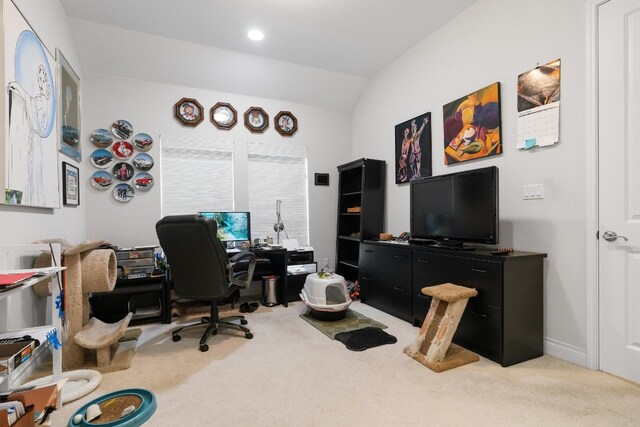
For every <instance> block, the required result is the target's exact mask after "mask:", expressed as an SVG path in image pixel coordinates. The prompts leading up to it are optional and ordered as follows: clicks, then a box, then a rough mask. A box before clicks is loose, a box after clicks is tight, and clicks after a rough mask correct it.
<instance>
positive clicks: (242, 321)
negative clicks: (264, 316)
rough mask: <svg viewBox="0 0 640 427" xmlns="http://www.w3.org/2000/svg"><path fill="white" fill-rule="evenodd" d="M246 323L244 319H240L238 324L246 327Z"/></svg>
mask: <svg viewBox="0 0 640 427" xmlns="http://www.w3.org/2000/svg"><path fill="white" fill-rule="evenodd" d="M247 323H249V322H247V321H246V319H240V324H241V325H246V324H247Z"/></svg>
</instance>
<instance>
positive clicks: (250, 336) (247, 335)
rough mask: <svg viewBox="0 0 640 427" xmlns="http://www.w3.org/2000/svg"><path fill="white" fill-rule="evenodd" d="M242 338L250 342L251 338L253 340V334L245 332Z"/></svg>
mask: <svg viewBox="0 0 640 427" xmlns="http://www.w3.org/2000/svg"><path fill="white" fill-rule="evenodd" d="M244 337H245V338H246V339H248V340H250V339H251V338H253V334H252V333H251V332H247V333H246V334H244Z"/></svg>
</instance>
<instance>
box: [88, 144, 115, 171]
mask: <svg viewBox="0 0 640 427" xmlns="http://www.w3.org/2000/svg"><path fill="white" fill-rule="evenodd" d="M112 160H113V154H111V152H110V151H107V150H105V149H104V148H100V149H98V150H95V151H94V152H93V153H91V164H92V165H93V166H95V167H97V168H100V169H105V168H107V167H109V163H111V161H112Z"/></svg>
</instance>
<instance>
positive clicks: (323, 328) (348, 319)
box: [300, 309, 387, 340]
mask: <svg viewBox="0 0 640 427" xmlns="http://www.w3.org/2000/svg"><path fill="white" fill-rule="evenodd" d="M300 317H301V318H302V319H303V320H304V321H306V322H308V323H309V324H311V325H312V326H313V327H314V328H316V329H317V330H319V331H320V332H322V333H323V334H325V335H326V336H328V337H329V338H331V339H332V340H335V339H336V338H335V336H336V334H338V333H340V332H349V331H355V330H357V329H362V328H367V327H374V328H380V329H386V328H387V325H385V324H382V323H380V322H376V321H375V320H373V319H370V318H368V317H367V316H365V315H364V314H360V313H358V312H357V311H354V310H352V309H348V310H347V315H346V316H345V318H344V319H341V320H336V321H335V322H324V321H322V320H318V319H316V318H315V317H313V316H312V315H311V314H310V313H309V312H307V313H303V314H301V315H300Z"/></svg>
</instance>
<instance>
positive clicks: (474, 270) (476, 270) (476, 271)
mask: <svg viewBox="0 0 640 427" xmlns="http://www.w3.org/2000/svg"><path fill="white" fill-rule="evenodd" d="M471 271H473V272H475V273H488V271H487V270H483V269H481V268H472V269H471Z"/></svg>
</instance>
